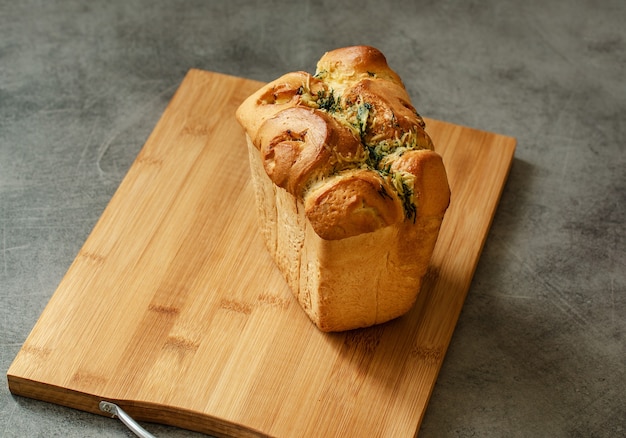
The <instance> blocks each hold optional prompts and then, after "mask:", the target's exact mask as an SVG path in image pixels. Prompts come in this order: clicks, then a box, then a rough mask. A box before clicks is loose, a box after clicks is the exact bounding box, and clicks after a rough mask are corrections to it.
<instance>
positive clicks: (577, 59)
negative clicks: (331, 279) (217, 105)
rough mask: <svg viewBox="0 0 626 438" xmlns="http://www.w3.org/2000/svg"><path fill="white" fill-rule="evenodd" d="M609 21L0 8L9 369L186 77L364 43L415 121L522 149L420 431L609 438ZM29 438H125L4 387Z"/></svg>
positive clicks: (536, 4)
mask: <svg viewBox="0 0 626 438" xmlns="http://www.w3.org/2000/svg"><path fill="white" fill-rule="evenodd" d="M625 22H626V2H624V1H622V0H609V1H602V2H591V1H582V0H573V1H559V0H544V1H536V0H528V1H525V2H517V1H512V0H508V1H495V0H488V1H482V2H476V1H468V2H454V1H441V2H425V1H415V2H401V1H395V0H391V1H387V2H382V3H381V2H374V1H365V0H362V1H358V2H356V1H354V2H346V1H340V0H335V1H302V2H292V1H267V2H255V1H243V0H230V1H215V2H210V1H169V2H166V1H128V0H126V1H118V0H111V1H107V2H85V1H82V0H80V1H79V0H73V1H69V0H57V1H43V0H39V1H35V0H20V1H9V0H0V369H1V370H2V373H3V375H5V374H6V370H7V369H8V367H9V365H10V363H11V361H12V360H13V358H14V357H15V354H16V353H17V351H18V350H19V348H20V347H21V345H22V343H23V342H24V340H25V338H26V336H27V335H28V333H29V331H30V330H31V328H32V327H33V325H34V324H35V322H36V321H37V318H38V316H39V314H40V312H41V311H42V309H43V308H44V307H45V305H46V303H47V301H48V299H49V298H50V296H51V295H52V293H53V292H54V290H55V289H56V286H57V284H58V282H59V281H60V279H61V277H62V275H63V274H64V273H65V271H66V270H67V268H68V267H69V265H70V263H71V262H72V260H73V258H74V257H75V255H76V253H77V252H78V250H79V248H80V247H81V246H82V244H83V242H84V240H85V238H86V237H87V235H88V234H89V232H90V230H91V229H92V227H93V226H94V224H95V222H96V220H97V219H98V217H99V216H100V214H101V212H102V210H103V209H104V208H105V206H106V204H107V203H108V201H109V200H110V198H111V196H112V195H113V193H114V191H115V189H116V188H117V186H118V185H119V183H120V181H121V180H122V178H123V177H124V175H125V172H126V171H127V170H128V168H129V167H130V165H131V163H132V161H133V160H134V158H135V156H136V154H137V153H138V152H139V150H140V148H141V146H142V145H143V143H144V142H145V139H146V138H147V136H148V134H149V133H150V132H151V130H152V128H153V127H154V125H155V124H156V122H157V120H158V118H159V116H160V115H161V113H162V111H163V110H164V108H165V106H166V104H167V102H168V101H169V99H170V98H171V96H172V94H173V92H174V91H175V90H176V88H177V87H178V85H179V84H180V81H181V80H182V78H183V76H184V74H185V72H186V71H187V70H188V69H189V68H192V67H196V68H201V69H205V70H211V71H217V72H222V73H227V74H232V75H237V76H244V77H248V78H251V79H258V80H264V81H268V80H271V79H273V78H275V77H277V76H278V75H280V74H282V73H284V72H287V71H293V70H298V69H304V70H308V71H311V70H313V68H314V64H315V60H316V59H317V58H318V57H319V56H321V55H322V54H323V53H324V52H325V51H326V50H329V49H333V48H336V47H341V46H346V45H352V44H369V45H373V46H376V47H378V48H379V49H381V50H382V51H383V52H384V53H385V54H386V55H387V58H388V60H389V63H390V64H391V66H392V67H393V68H394V69H396V70H397V71H398V73H399V74H400V75H401V76H402V78H403V79H404V81H405V83H406V86H407V88H408V90H409V92H410V94H411V96H412V97H413V101H414V104H415V106H416V107H417V108H418V109H419V111H420V112H421V113H422V114H423V115H424V116H427V117H431V118H438V119H441V120H446V121H449V122H452V123H457V124H462V125H467V126H472V127H474V128H478V129H483V130H487V131H492V132H498V133H502V134H506V135H509V136H513V137H516V138H517V139H518V148H517V151H516V158H515V161H514V163H513V166H512V169H511V174H510V178H509V181H508V183H507V185H506V187H505V190H504V193H503V196H502V200H501V203H500V206H499V209H498V212H497V215H496V217H495V219H494V222H493V226H492V229H491V232H490V235H489V237H488V239H487V242H486V245H485V248H484V252H483V255H482V258H481V260H480V263H479V265H478V269H477V271H476V275H475V277H474V281H473V283H472V287H471V289H470V291H469V294H468V297H467V301H466V304H465V307H464V310H463V312H462V314H461V317H460V320H459V323H458V326H457V330H456V332H455V334H454V337H453V339H452V343H451V345H450V349H449V351H448V354H447V356H446V359H445V362H444V365H443V368H442V370H441V373H440V376H439V379H438V382H437V385H436V387H435V390H434V393H433V395H432V399H431V401H430V404H429V408H428V410H427V412H426V416H425V418H424V421H423V423H422V428H421V433H420V436H423V437H469V436H481V437H484V436H507V437H539V436H541V437H543V436H546V437H548V436H549V437H591V436H593V437H617V436H625V435H626V372H625V369H626V275H625V271H626V269H625V267H626V244H625V237H626V227H625V222H626V220H625V219H626V152H625V151H626V79H625V78H626V26H625V25H624V23H625ZM149 429H150V430H151V431H152V432H153V433H154V434H155V435H157V436H171V437H192V436H194V437H195V436H198V435H197V434H193V433H191V432H187V431H183V430H178V429H172V428H167V427H164V426H158V425H150V426H149ZM38 436H41V437H43V436H46V437H47V436H66V437H86V436H87V437H117V436H131V435H130V432H128V431H127V430H126V429H125V428H124V427H123V426H122V425H121V424H120V423H118V422H116V421H111V420H108V419H105V418H101V417H98V416H95V415H91V414H86V413H82V412H78V411H74V410H71V409H66V408H62V407H59V406H56V405H50V404H46V403H40V402H36V401H32V400H27V399H23V398H20V397H13V396H11V395H10V393H9V391H8V388H7V386H6V384H3V385H0V437H7V438H8V437H38Z"/></svg>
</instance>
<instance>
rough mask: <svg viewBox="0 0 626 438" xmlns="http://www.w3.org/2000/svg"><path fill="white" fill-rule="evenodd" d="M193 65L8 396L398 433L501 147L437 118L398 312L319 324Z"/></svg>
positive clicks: (497, 183)
mask: <svg viewBox="0 0 626 438" xmlns="http://www.w3.org/2000/svg"><path fill="white" fill-rule="evenodd" d="M261 85H262V84H261V83H259V82H254V81H250V80H246V79H241V78H236V77H232V76H225V75H221V74H217V73H210V72H206V71H201V70H191V71H190V72H189V73H188V74H187V76H186V77H185V79H184V81H183V82H182V84H181V86H180V88H179V89H178V91H177V92H176V94H175V96H174V97H173V98H172V101H171V102H170V104H169V106H168V107H167V109H166V111H165V112H164V114H163V116H162V118H161V120H160V121H159V122H158V124H157V126H156V127H155V129H154V131H153V132H152V134H151V136H150V137H149V138H148V140H147V142H146V144H145V146H144V147H143V149H142V150H141V152H140V153H139V155H138V157H137V159H136V161H135V162H134V164H133V165H132V167H131V169H130V170H129V172H128V174H127V175H126V177H125V178H124V180H123V181H122V183H121V185H120V187H119V189H118V190H117V192H116V193H115V195H114V196H113V198H112V199H111V202H110V204H109V205H108V206H107V208H106V209H105V211H104V212H103V214H102V217H101V218H100V220H99V221H98V222H97V224H96V226H95V227H94V229H93V231H92V233H91V235H90V236H89V237H88V239H87V241H86V242H85V244H84V246H83V248H82V249H81V250H80V252H79V253H78V255H77V257H76V259H75V260H74V262H73V263H72V265H71V266H70V268H69V270H68V272H67V274H66V275H65V277H64V278H63V280H62V281H61V283H60V285H59V287H58V289H57V290H56V292H55V293H54V295H53V296H52V298H51V300H50V302H49V303H48V305H47V306H46V308H45V310H44V311H43V313H42V314H41V317H40V318H39V320H38V322H37V323H36V325H35V327H34V328H33V330H32V332H31V334H30V335H29V337H28V339H27V340H26V341H25V343H24V345H23V347H22V349H21V350H20V351H19V353H18V355H17V356H16V358H15V360H14V362H13V364H12V365H11V367H10V368H9V370H8V373H7V377H8V384H9V388H10V390H11V392H13V393H14V394H17V395H22V396H26V397H31V398H36V399H40V400H44V401H48V402H51V403H57V404H61V405H65V406H70V407H73V408H77V409H81V410H85V411H89V412H93V413H101V412H100V410H99V408H98V404H99V402H100V401H101V400H106V401H111V402H114V403H117V404H118V405H119V406H120V407H122V408H123V409H124V410H125V411H126V412H127V413H129V414H130V415H131V416H133V417H134V418H135V419H137V420H146V421H152V422H158V423H165V424H170V425H175V426H179V427H181V428H187V429H191V430H196V431H201V432H205V433H209V434H213V435H217V436H275V437H296V436H297V437H305V436H307V437H308V436H311V437H317V436H319V437H331V436H377V437H378V436H380V437H383V436H384V437H412V436H414V435H415V434H416V433H417V430H418V428H419V424H420V421H421V419H422V416H423V414H424V411H425V408H426V405H427V402H428V399H429V396H430V394H431V391H432V389H433V386H434V384H435V380H436V377H437V373H438V371H439V369H440V367H441V363H442V361H443V357H444V354H445V351H446V349H447V347H448V344H449V342H450V338H451V336H452V333H453V330H454V326H455V324H456V321H457V319H458V316H459V313H460V311H461V307H462V305H463V302H464V300H465V296H466V294H467V291H468V289H469V285H470V281H471V278H472V276H473V273H474V270H475V267H476V264H477V262H478V258H479V255H480V252H481V250H482V246H483V244H484V241H485V238H486V236H487V232H488V229H489V226H490V224H491V220H492V218H493V215H494V212H495V209H496V205H497V203H498V200H499V197H500V194H501V191H502V187H503V185H504V182H505V180H506V177H507V174H508V170H509V168H510V165H511V162H512V159H513V153H514V149H515V140H514V139H513V138H510V137H505V136H501V135H496V134H492V133H487V132H482V131H478V130H474V129H470V128H466V127H461V126H457V125H452V124H449V123H444V122H440V121H436V120H427V129H428V132H429V133H430V134H431V136H432V137H433V140H434V142H435V144H436V145H437V146H438V151H439V152H440V153H441V154H442V155H443V158H444V162H445V164H446V167H447V170H448V176H449V181H450V186H451V190H452V198H451V204H450V208H449V210H448V213H447V216H446V218H445V220H444V223H443V226H442V230H441V234H440V237H439V241H438V243H437V247H436V249H435V253H434V255H433V259H432V263H431V267H430V269H429V273H428V275H427V279H426V281H425V284H424V286H423V289H422V291H421V293H420V295H419V297H418V300H417V302H416V304H415V306H414V307H413V309H412V310H411V311H410V313H409V314H407V315H405V316H404V317H401V318H399V319H396V320H394V321H392V322H389V323H386V324H383V325H380V326H376V327H373V328H369V329H361V330H354V331H351V332H346V333H335V334H326V333H322V332H320V331H318V330H317V329H316V328H315V326H314V325H313V324H312V323H311V322H310V321H309V320H308V318H307V317H306V315H305V314H304V312H303V311H301V309H300V307H299V305H298V304H297V302H296V301H295V299H293V298H292V296H291V293H290V291H289V289H288V288H287V286H286V284H285V282H284V280H283V278H282V277H281V276H280V274H279V272H278V270H277V269H276V268H275V266H274V265H273V263H272V261H271V260H270V258H269V256H268V254H267V253H266V251H265V248H264V247H263V244H262V242H261V239H260V237H259V236H258V235H257V228H256V222H255V221H256V217H255V208H254V200H253V193H252V189H251V186H250V180H249V170H248V162H247V152H246V147H245V140H244V134H243V131H242V129H241V128H240V127H239V125H238V124H237V122H236V121H235V119H234V111H235V109H236V108H237V106H238V105H239V103H240V102H241V101H242V100H243V99H244V98H245V97H247V96H248V95H249V94H251V93H252V92H253V91H255V90H256V89H258V88H259V87H260V86H261Z"/></svg>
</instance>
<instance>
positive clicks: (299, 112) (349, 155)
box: [237, 46, 448, 238]
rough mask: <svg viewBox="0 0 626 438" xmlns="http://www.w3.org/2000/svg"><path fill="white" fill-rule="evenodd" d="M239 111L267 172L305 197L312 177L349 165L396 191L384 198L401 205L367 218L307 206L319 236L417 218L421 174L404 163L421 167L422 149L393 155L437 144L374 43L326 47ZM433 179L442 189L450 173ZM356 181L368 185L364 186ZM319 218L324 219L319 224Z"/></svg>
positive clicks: (433, 188) (432, 188)
mask: <svg viewBox="0 0 626 438" xmlns="http://www.w3.org/2000/svg"><path fill="white" fill-rule="evenodd" d="M337 90H340V91H341V93H342V94H338V93H339V92H338V91H337ZM237 119H238V120H239V122H240V123H241V125H242V126H243V127H244V128H245V130H246V133H247V134H248V136H249V137H250V139H251V140H252V142H253V144H254V145H255V147H256V148H257V149H259V151H260V153H261V158H262V162H263V166H264V168H265V171H266V173H267V174H268V176H269V177H270V179H271V180H272V181H273V182H274V183H275V184H276V185H277V186H278V187H282V188H284V189H286V190H287V191H288V192H289V193H291V194H293V195H294V196H296V197H297V198H298V199H301V200H303V201H304V202H305V203H307V205H314V204H315V202H313V201H311V202H308V201H307V196H309V194H308V192H307V188H308V187H311V186H313V185H314V183H315V182H316V181H318V180H320V179H324V178H328V177H330V176H331V175H334V174H337V173H338V172H341V171H343V170H345V169H349V168H354V169H367V171H368V172H370V173H371V174H372V175H371V178H375V179H380V180H384V181H385V184H386V185H387V186H389V187H390V190H389V192H390V193H392V194H393V196H392V197H390V198H389V199H387V202H386V203H387V204H389V203H390V200H393V203H394V206H393V208H391V207H388V208H391V210H393V211H397V210H398V209H402V210H404V213H405V214H404V215H399V216H398V215H395V214H393V215H388V216H387V217H386V219H385V220H382V221H378V220H374V219H371V220H370V221H369V222H368V223H367V224H365V223H364V216H363V214H362V212H361V213H359V214H357V213H354V214H347V213H345V214H342V215H334V216H332V218H333V219H332V220H331V219H330V217H331V216H328V218H326V219H325V218H324V217H323V216H320V215H316V216H315V219H313V216H312V215H313V214H314V211H316V210H313V209H307V214H308V215H311V216H309V219H310V220H312V221H313V222H314V223H315V224H316V226H315V229H316V230H325V231H324V232H323V233H324V238H329V236H335V237H334V238H342V237H341V236H342V235H353V234H354V233H358V232H370V231H373V230H374V229H377V227H385V226H388V225H390V224H391V223H393V222H389V218H394V219H395V220H396V221H398V222H401V221H403V220H405V219H406V220H409V221H413V222H414V221H415V219H416V216H417V215H419V214H420V211H419V210H420V208H421V207H420V206H419V203H420V202H421V201H420V196H421V195H420V193H421V189H420V190H416V188H415V187H413V186H412V185H413V182H414V180H415V181H418V180H419V178H417V179H416V178H414V177H415V176H416V175H415V174H414V172H411V171H410V170H409V169H410V168H411V169H420V164H419V160H421V159H422V155H420V154H408V155H404V158H403V159H402V160H400V162H401V163H402V165H394V162H395V161H396V160H398V158H399V157H401V156H403V155H402V154H403V153H404V152H405V150H408V151H412V150H415V149H418V150H419V149H428V150H433V149H434V147H433V144H432V141H431V139H430V137H429V136H428V134H427V133H426V131H425V130H424V128H425V123H424V120H423V119H422V117H421V116H420V115H419V114H418V113H417V111H416V110H415V108H414V107H413V105H412V104H411V102H410V98H409V96H408V93H407V92H406V90H405V88H404V86H403V85H402V81H401V80H400V78H399V77H398V75H397V74H396V73H395V72H393V70H391V68H390V67H389V66H388V65H387V61H386V59H385V57H384V56H383V54H382V53H381V52H380V51H379V50H377V49H374V48H372V47H367V46H356V47H347V48H343V49H337V50H333V51H330V52H327V53H326V54H324V56H322V58H321V59H320V61H319V62H318V65H317V73H316V75H315V76H312V75H310V74H309V73H306V72H302V71H299V72H293V73H288V74H285V75H283V76H281V77H280V78H278V79H276V80H274V81H272V82H270V83H269V84H267V85H266V86H264V87H262V88H261V89H260V90H258V91H257V92H256V93H254V94H253V95H252V96H250V97H249V98H248V99H246V101H245V102H244V103H243V104H242V105H241V106H240V107H239V108H238V110H237ZM396 150H401V153H394V151H396ZM409 157H413V158H409ZM424 157H429V155H425V156H424ZM410 160H417V161H418V162H416V163H413V164H411V163H409V161H410ZM442 168H443V167H442ZM389 170H392V171H393V173H389ZM444 174H445V170H444ZM331 181H334V182H338V181H341V185H342V187H344V186H345V184H346V181H348V180H345V179H342V178H335V179H331ZM351 181H352V182H353V183H355V184H357V182H356V181H357V180H351ZM358 181H361V180H358ZM437 183H438V184H439V185H438V186H437V185H435V184H434V183H431V184H430V185H429V186H428V189H427V191H433V192H437V193H440V195H441V196H442V197H445V194H446V193H447V191H448V186H447V180H444V179H441V178H439V179H437ZM359 184H360V183H359ZM357 185H358V184H357ZM359 187H360V189H363V190H366V192H367V187H369V186H367V185H363V184H361V185H360V186H359ZM342 190H343V189H342ZM364 196H366V195H364ZM332 199H335V198H332ZM337 199H339V198H337ZM327 201H328V200H327ZM328 202H330V201H328ZM337 208H338V209H339V208H342V207H341V206H337ZM346 211H349V210H346ZM324 220H328V221H329V223H328V224H326V225H324V224H323V223H322V222H323V221H324ZM339 221H341V223H340V222H339ZM351 222H352V223H351ZM374 224H377V225H376V226H375V225H374ZM331 229H332V230H335V231H333V232H329V231H328V230H331ZM337 230H345V231H344V232H339V231H337ZM348 230H349V231H348ZM359 230H361V231H359Z"/></svg>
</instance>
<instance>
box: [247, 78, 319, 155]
mask: <svg viewBox="0 0 626 438" xmlns="http://www.w3.org/2000/svg"><path fill="white" fill-rule="evenodd" d="M303 89H307V90H310V92H312V93H315V94H317V93H318V92H324V90H325V89H326V85H325V84H324V83H323V82H322V81H320V80H319V79H316V78H315V77H313V76H311V75H310V74H309V73H307V72H303V71H297V72H292V73H287V74H285V75H283V76H281V77H279V78H278V79H275V80H273V81H272V82H270V83H268V84H266V85H265V86H263V87H261V88H260V89H259V90H257V91H256V92H255V93H254V94H252V95H251V96H250V97H248V98H247V99H246V100H245V101H244V102H243V103H242V104H241V106H239V108H237V112H236V114H235V116H236V118H237V120H238V121H239V123H240V124H241V126H243V128H244V129H245V130H246V133H247V134H248V135H249V136H250V138H252V139H255V138H256V137H257V131H258V129H259V127H260V126H261V125H262V124H263V122H265V121H266V120H267V119H270V118H272V117H274V116H275V115H276V114H277V113H279V112H280V111H282V110H285V109H287V108H292V107H294V106H297V105H301V101H302V99H303V97H305V96H303V94H302V90H303ZM255 145H256V142H255Z"/></svg>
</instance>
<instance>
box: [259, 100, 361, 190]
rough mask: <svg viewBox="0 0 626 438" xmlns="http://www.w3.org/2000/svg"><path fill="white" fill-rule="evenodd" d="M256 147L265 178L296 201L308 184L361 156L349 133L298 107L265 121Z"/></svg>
mask: <svg viewBox="0 0 626 438" xmlns="http://www.w3.org/2000/svg"><path fill="white" fill-rule="evenodd" d="M256 143H257V145H258V147H260V150H261V157H262V159H263V166H264V167H265V170H266V172H267V174H268V176H269V177H270V178H271V179H272V181H274V183H275V184H276V185H277V186H279V187H282V188H284V189H286V190H287V191H288V192H290V193H292V194H293V195H295V196H297V197H301V196H302V191H303V190H304V188H305V187H306V185H307V184H310V183H311V182H312V180H314V179H320V178H324V177H325V176H327V175H328V174H330V173H331V172H336V171H339V170H342V169H343V168H345V167H346V166H347V165H349V163H350V162H352V161H354V160H355V159H357V158H358V157H359V156H360V155H363V154H364V153H365V152H364V150H363V146H362V145H361V143H360V141H359V139H358V138H357V137H356V136H355V135H354V133H353V132H352V131H351V130H349V129H348V128H346V127H345V126H342V125H340V124H339V123H338V122H337V121H336V120H335V119H333V118H332V117H330V116H329V115H328V114H326V113H325V112H323V111H320V110H315V109H309V108H306V107H301V106H300V107H293V108H288V109H285V110H283V111H280V112H279V113H278V114H276V115H275V116H274V117H272V118H270V119H268V120H266V121H265V122H264V123H263V124H262V125H261V126H260V127H259V130H258V131H257V142H256Z"/></svg>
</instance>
